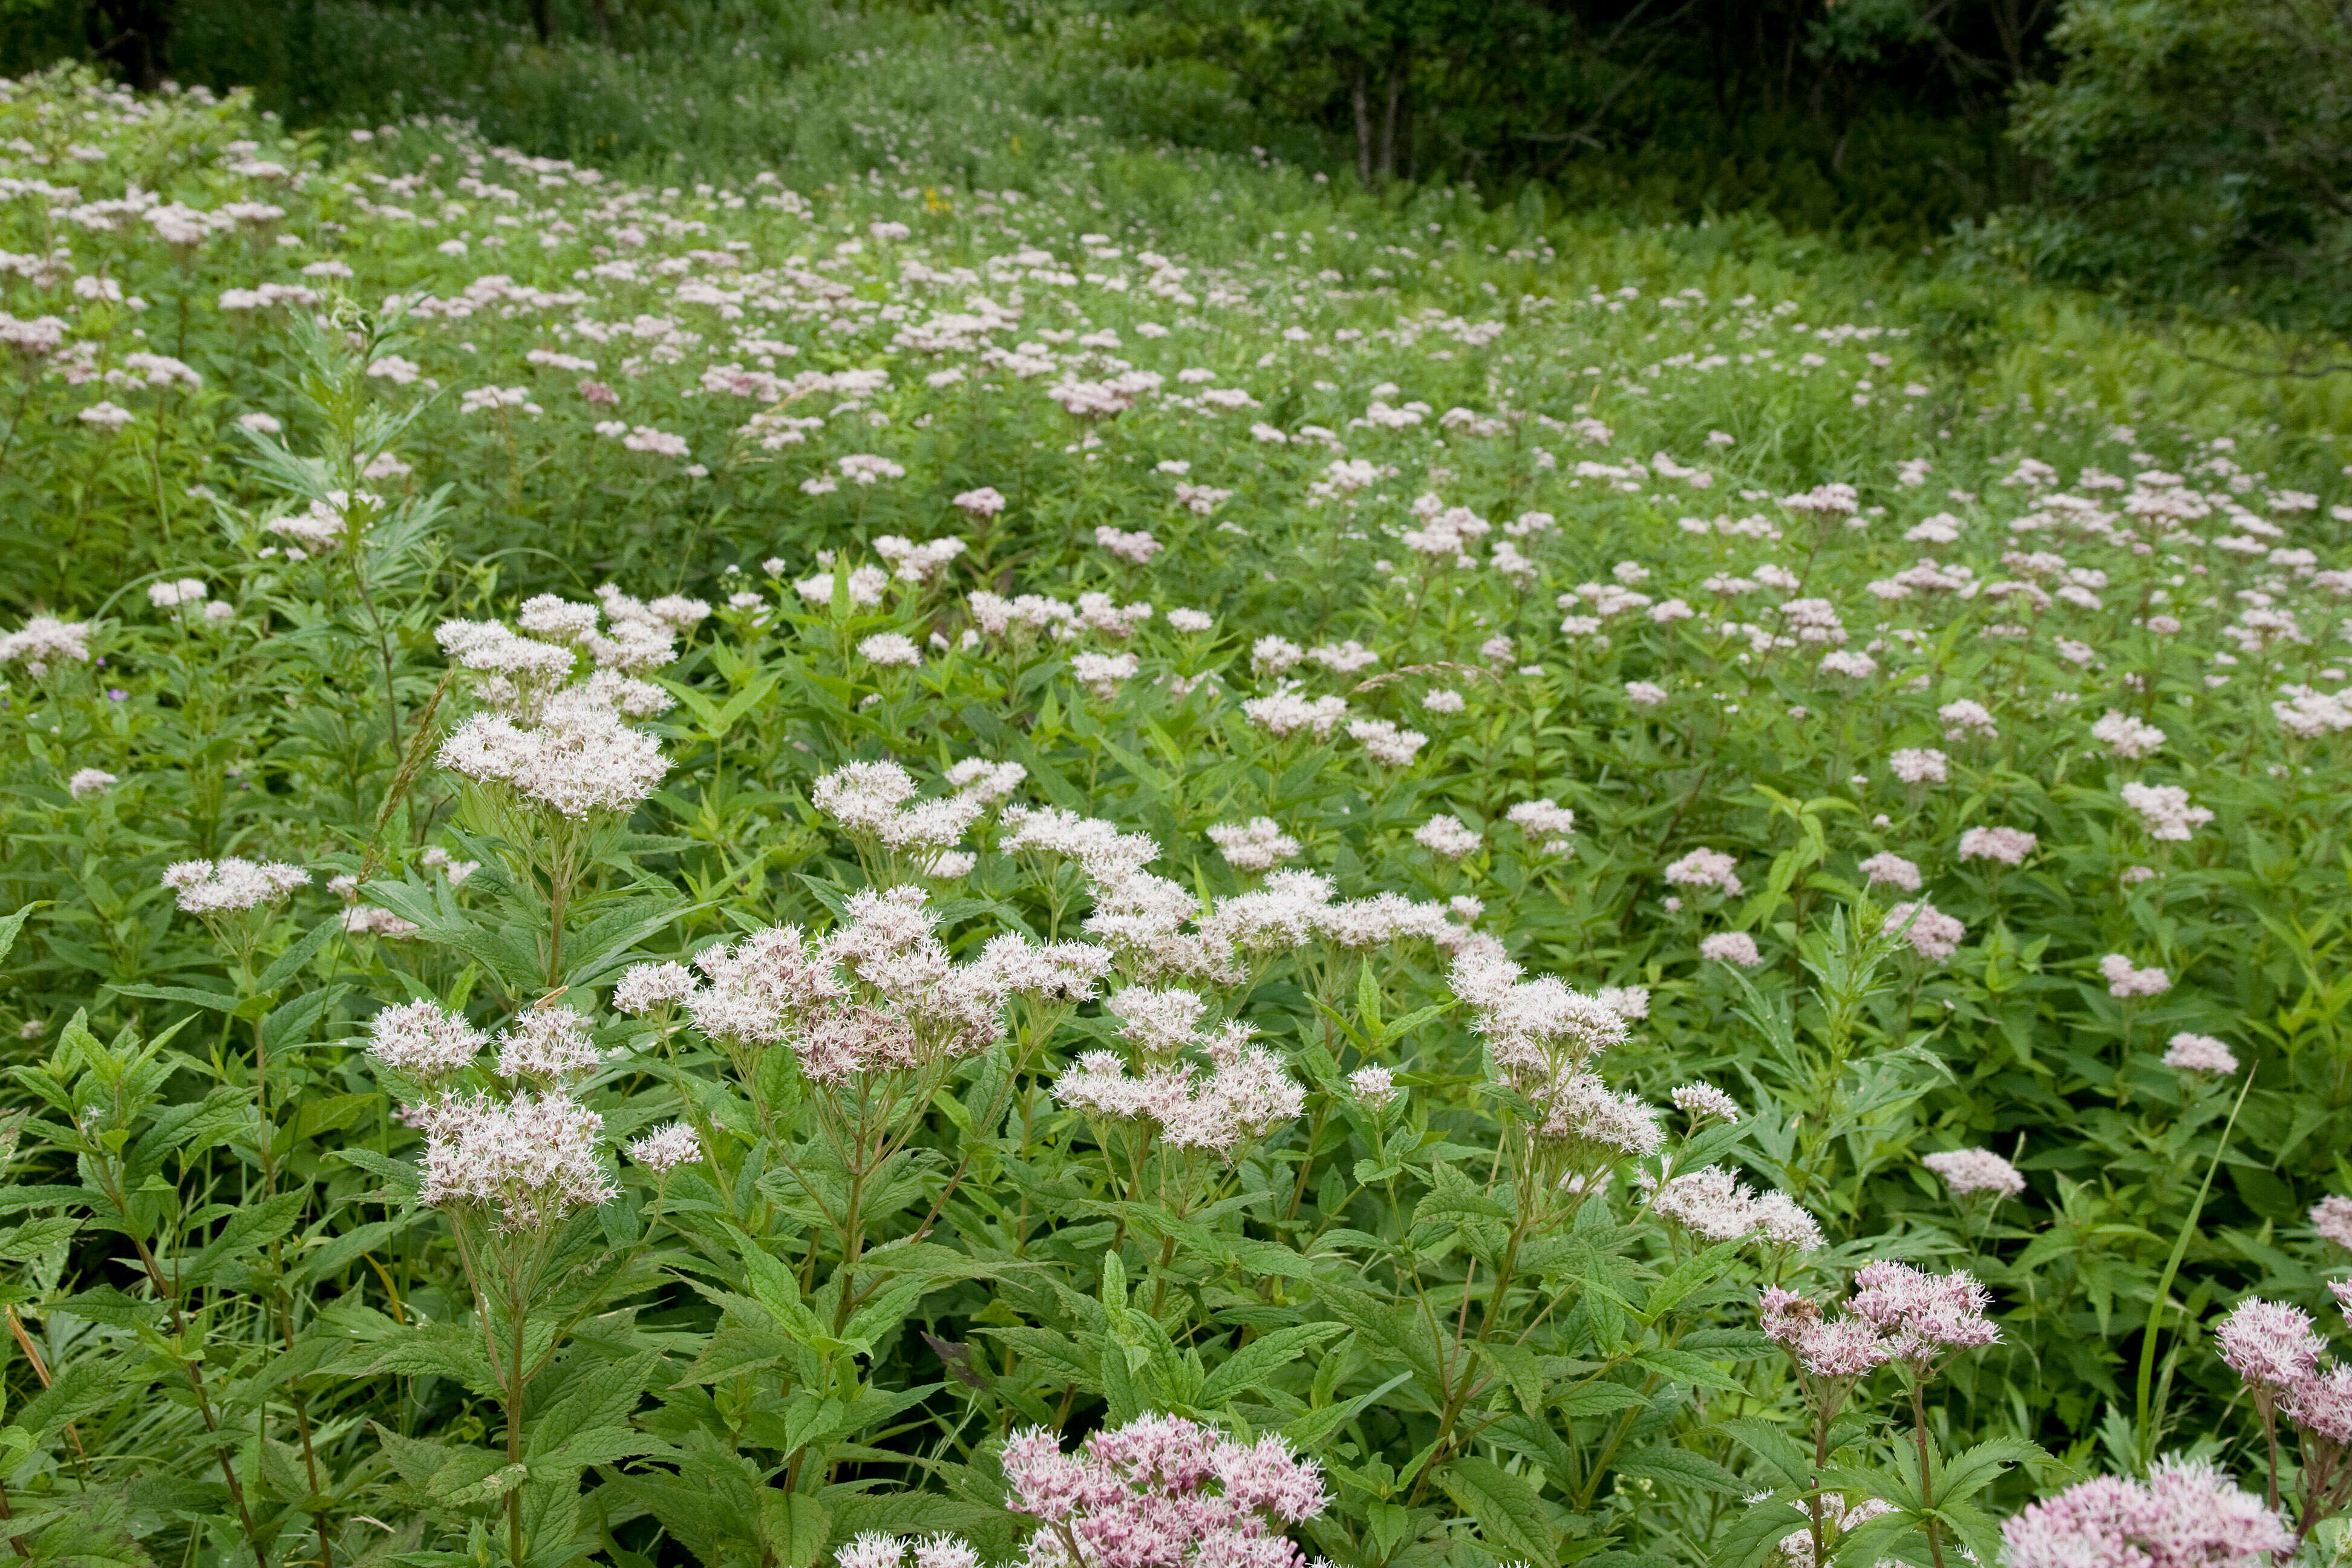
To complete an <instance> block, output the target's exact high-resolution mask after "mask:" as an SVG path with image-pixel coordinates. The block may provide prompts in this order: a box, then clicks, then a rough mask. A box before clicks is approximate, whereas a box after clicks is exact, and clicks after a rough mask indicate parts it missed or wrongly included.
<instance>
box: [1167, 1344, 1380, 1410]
mask: <svg viewBox="0 0 2352 1568" xmlns="http://www.w3.org/2000/svg"><path fill="white" fill-rule="evenodd" d="M1348 1332H1349V1330H1348V1328H1347V1325H1345V1324H1343V1323H1301V1324H1299V1325H1297V1327H1296V1328H1288V1329H1276V1330H1275V1331H1273V1332H1272V1333H1270V1334H1262V1335H1260V1336H1259V1337H1258V1338H1256V1339H1255V1340H1252V1341H1251V1342H1249V1343H1248V1344H1245V1345H1244V1346H1243V1347H1242V1348H1241V1349H1239V1350H1237V1351H1235V1352H1234V1353H1233V1354H1231V1355H1229V1356H1227V1357H1226V1358H1225V1359H1224V1360H1223V1361H1221V1362H1219V1363H1217V1364H1216V1365H1215V1366H1214V1367H1213V1368H1212V1369H1211V1370H1210V1373H1209V1376H1208V1380H1207V1381H1206V1382H1204V1383H1202V1384H1201V1393H1200V1397H1199V1399H1198V1400H1197V1402H1196V1403H1197V1405H1198V1407H1199V1408H1201V1409H1202V1410H1213V1409H1216V1408H1217V1407H1218V1406H1220V1405H1224V1404H1227V1403H1228V1402H1230V1401H1231V1400H1233V1399H1234V1398H1235V1397H1236V1396H1238V1395H1240V1394H1244V1393H1246V1392H1248V1391H1249V1390H1251V1389H1253V1388H1255V1387H1256V1386H1257V1385H1258V1384H1261V1383H1263V1382H1265V1379H1266V1378H1268V1377H1270V1376H1271V1375H1273V1373H1275V1371H1276V1369H1278V1368H1280V1367H1284V1366H1287V1365H1289V1364H1290V1363H1291V1362H1293V1361H1295V1360H1297V1358H1298V1357H1300V1356H1302V1355H1305V1354H1307V1352H1310V1351H1313V1350H1315V1349H1316V1348H1317V1347H1318V1346H1319V1345H1321V1344H1322V1343H1323V1342H1325V1341H1326V1340H1328V1339H1330V1338H1332V1337H1333V1336H1334V1335H1344V1334H1346V1333H1348ZM1344 1343H1345V1341H1344V1340H1342V1341H1341V1344H1343V1345H1344ZM1324 1353H1325V1354H1327V1355H1338V1354H1339V1353H1340V1346H1339V1345H1335V1346H1333V1347H1332V1348H1331V1349H1329V1350H1328V1351H1326V1352H1324Z"/></svg>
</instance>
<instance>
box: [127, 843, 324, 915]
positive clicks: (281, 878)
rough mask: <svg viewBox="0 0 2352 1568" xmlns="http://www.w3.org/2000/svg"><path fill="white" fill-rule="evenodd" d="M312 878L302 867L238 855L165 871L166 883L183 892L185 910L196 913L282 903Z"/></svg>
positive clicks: (185, 863) (181, 900)
mask: <svg viewBox="0 0 2352 1568" xmlns="http://www.w3.org/2000/svg"><path fill="white" fill-rule="evenodd" d="M309 881H310V872H308V871H305V870H304V869H302V868H301V867H299V866H289V865H286V864H284V863H283V862H280V861H274V860H272V861H258V860H245V859H239V858H236V857H235V856H231V857H230V858H227V859H225V860H182V861H180V862H178V863H177V864H175V865H173V866H170V867H167V868H165V869H164V872H163V886H165V887H166V888H169V889H171V890H172V891H173V892H174V893H176V894H178V895H179V905H180V909H181V910H182V912H184V913H186V914H192V915H217V914H233V913H235V912H236V911H238V910H250V909H257V908H258V907H260V906H261V905H263V904H274V903H278V902H279V901H280V900H283V899H285V898H286V896H287V895H288V894H289V893H291V892H293V891H294V889H297V888H299V887H302V886H304V885H306V884H307V883H308V882H309Z"/></svg>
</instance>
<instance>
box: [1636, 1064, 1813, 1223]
mask: <svg viewBox="0 0 2352 1568" xmlns="http://www.w3.org/2000/svg"><path fill="white" fill-rule="evenodd" d="M1679 1092H1680V1091H1677V1094H1678V1095H1679ZM1650 1207H1651V1209H1652V1211H1653V1212H1654V1213H1655V1214H1656V1215H1658V1216H1659V1217H1660V1218H1662V1219H1666V1220H1671V1221H1673V1222H1674V1223H1675V1224H1676V1225H1679V1226H1682V1227H1683V1228H1684V1229H1685V1230H1687V1231H1689V1232H1690V1233H1691V1234H1692V1235H1693V1236H1695V1237H1697V1238H1698V1239H1699V1240H1701V1241H1706V1242H1714V1241H1734V1240H1745V1239H1748V1238H1751V1237H1752V1238H1754V1239H1756V1240H1759V1241H1763V1242H1766V1243H1768V1244H1769V1245H1771V1246H1774V1247H1793V1248H1795V1249H1797V1250H1798V1251H1800V1252H1811V1251H1814V1250H1816V1249H1818V1248H1819V1247H1821V1246H1822V1227H1821V1226H1820V1225H1819V1224H1818V1223H1817V1222H1816V1221H1815V1220H1814V1218H1813V1216H1812V1215H1810V1214H1807V1213H1806V1212H1805V1210H1804V1208H1803V1206H1802V1205H1800V1204H1799V1203H1798V1202H1797V1201H1796V1200H1795V1199H1794V1198H1791V1197H1790V1196H1789V1194H1786V1193H1781V1192H1765V1193H1757V1192H1755V1191H1752V1190H1751V1189H1750V1188H1749V1187H1748V1184H1747V1183H1745V1182H1742V1181H1739V1180H1738V1179H1737V1178H1736V1177H1734V1176H1733V1175H1732V1173H1730V1172H1728V1171H1727V1170H1725V1169H1723V1167H1721V1166H1720V1165H1709V1166H1708V1167H1706V1169H1705V1170H1703V1171H1691V1172H1688V1173H1685V1174H1683V1175H1679V1176H1675V1177H1673V1178H1672V1179H1670V1180H1668V1181H1665V1182H1664V1183H1661V1184H1659V1186H1658V1189H1657V1191H1656V1192H1655V1193H1654V1194H1653V1195H1652V1197H1651V1199H1650Z"/></svg>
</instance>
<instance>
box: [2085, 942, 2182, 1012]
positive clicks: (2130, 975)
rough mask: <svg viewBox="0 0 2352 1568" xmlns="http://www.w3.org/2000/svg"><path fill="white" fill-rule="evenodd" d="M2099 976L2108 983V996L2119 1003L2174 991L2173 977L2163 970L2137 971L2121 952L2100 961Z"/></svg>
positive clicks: (2112, 953) (2108, 955)
mask: <svg viewBox="0 0 2352 1568" xmlns="http://www.w3.org/2000/svg"><path fill="white" fill-rule="evenodd" d="M2099 975H2100V977H2101V978H2102V979H2104V980H2105V981H2106V983H2107V994H2108V995H2110V996H2113V997H2114V998H2116V1000H2117V1001H2119V1002H2129V1001H2133V1000H2136V999H2137V998H2138V997H2142V996H2161V995H2163V994H2165V993H2166V992H2168V991H2169V990H2171V989H2172V976H2170V975H2168V974H2167V973H2165V972H2164V971H2163V970H2161V969H2136V968H2134V967H2133V966H2132V961H2131V960H2130V959H2128V958H2126V957H2125V956H2124V955H2123V954H2122V953H2120V952H2111V953H2109V954H2107V956H2106V957H2105V958H2103V959H2101V960H2099Z"/></svg>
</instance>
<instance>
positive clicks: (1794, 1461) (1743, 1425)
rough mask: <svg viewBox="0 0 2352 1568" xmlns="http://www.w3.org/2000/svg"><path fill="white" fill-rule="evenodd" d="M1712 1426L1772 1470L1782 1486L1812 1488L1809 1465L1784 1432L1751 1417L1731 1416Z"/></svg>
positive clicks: (1809, 1461) (1794, 1440) (1810, 1466)
mask: <svg viewBox="0 0 2352 1568" xmlns="http://www.w3.org/2000/svg"><path fill="white" fill-rule="evenodd" d="M1716 1425H1717V1426H1719V1427H1721V1428H1722V1430H1723V1431H1724V1432H1726V1433H1727V1434H1728V1435H1729V1436H1731V1438H1732V1440H1733V1441H1734V1442H1737V1443H1738V1445H1739V1446H1740V1447H1743V1448H1745V1449H1747V1450H1748V1452H1749V1453H1751V1454H1753V1455H1755V1456H1756V1457H1757V1458H1759V1459H1761V1460H1763V1461H1764V1462H1765V1463H1766V1464H1767V1465H1769V1466H1770V1467H1772V1469H1773V1472H1774V1473H1775V1474H1776V1475H1778V1476H1779V1477H1780V1480H1781V1481H1782V1483H1783V1484H1785V1485H1788V1486H1792V1487H1805V1486H1811V1484H1812V1475H1813V1467H1812V1462H1811V1459H1809V1458H1807V1457H1806V1454H1805V1450H1804V1449H1803V1448H1801V1447H1799V1446H1798V1443H1797V1440H1796V1438H1794V1437H1792V1436H1790V1435H1789V1433H1788V1431H1787V1430H1786V1429H1785V1428H1782V1427H1780V1426H1774V1425H1773V1424H1772V1423H1770V1422H1769V1421H1765V1420H1762V1419H1759V1417H1757V1416H1754V1415H1734V1416H1732V1417H1730V1418H1729V1419H1727V1420H1724V1421H1719V1422H1717V1423H1716Z"/></svg>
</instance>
